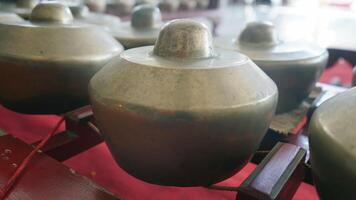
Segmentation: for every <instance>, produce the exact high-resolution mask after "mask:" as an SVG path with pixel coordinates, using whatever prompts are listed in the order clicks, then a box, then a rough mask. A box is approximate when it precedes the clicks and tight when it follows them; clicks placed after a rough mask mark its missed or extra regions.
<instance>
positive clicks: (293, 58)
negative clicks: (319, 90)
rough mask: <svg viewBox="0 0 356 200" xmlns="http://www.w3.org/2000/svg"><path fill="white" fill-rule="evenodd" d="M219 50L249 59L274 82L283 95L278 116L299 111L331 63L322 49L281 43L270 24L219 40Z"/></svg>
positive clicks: (251, 26) (300, 43)
mask: <svg viewBox="0 0 356 200" xmlns="http://www.w3.org/2000/svg"><path fill="white" fill-rule="evenodd" d="M215 46H216V47H219V48H223V49H229V50H235V51H239V52H241V53H244V54H246V55H248V56H249V57H250V58H251V59H252V60H253V61H254V62H255V63H256V64H257V65H258V66H259V67H260V68H261V69H262V70H263V71H264V72H266V74H267V75H268V76H269V77H271V78H272V80H273V81H274V82H275V83H276V85H277V87H278V92H279V97H278V106H277V113H278V114H280V113H285V112H289V111H291V110H293V109H296V108H298V106H299V105H300V104H301V103H302V102H303V100H304V99H306V98H307V97H308V95H309V93H310V92H311V89H312V88H313V87H314V86H315V83H316V81H317V80H319V77H320V75H321V73H322V71H323V70H324V68H325V65H326V63H327V60H328V52H327V51H326V49H325V48H322V47H319V46H318V45H315V44H310V43H306V42H303V41H297V42H285V41H281V40H279V38H278V34H277V31H276V30H275V28H274V26H273V24H271V23H269V22H251V23H249V24H247V26H246V27H245V29H244V30H243V31H242V32H241V33H240V35H239V37H238V38H237V39H231V38H217V39H216V40H215Z"/></svg>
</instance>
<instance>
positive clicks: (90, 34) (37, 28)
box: [0, 3, 123, 114]
mask: <svg viewBox="0 0 356 200" xmlns="http://www.w3.org/2000/svg"><path fill="white" fill-rule="evenodd" d="M48 7H50V8H51V9H54V10H56V12H52V14H53V13H57V14H58V15H57V16H54V17H53V16H46V15H45V14H48V12H44V11H45V10H46V9H47V8H48ZM36 8H37V7H36ZM36 8H35V9H34V12H36V13H35V14H33V18H32V19H31V21H29V22H27V21H20V22H11V23H10V22H9V23H3V24H0V32H1V34H0V49H1V50H0V102H1V104H2V105H4V106H5V107H7V108H9V109H11V110H13V111H16V112H21V113H29V114H33V113H36V114H48V113H51V114H54V113H64V112H67V111H70V110H72V109H75V108H77V107H80V106H83V105H86V104H87V103H89V102H88V92H87V86H88V83H89V80H90V78H91V77H92V76H93V75H94V74H95V73H96V72H97V71H98V70H99V69H100V68H101V67H102V66H103V65H104V64H106V63H107V62H108V61H109V60H110V59H111V58H113V57H114V56H117V55H118V54H119V53H120V52H121V51H122V50H123V48H122V46H121V45H120V44H119V43H117V42H116V41H115V39H114V38H113V37H111V36H110V35H109V34H108V33H106V32H105V31H101V30H99V29H98V28H97V27H95V26H90V25H83V24H77V23H69V22H68V21H66V20H69V21H71V20H72V16H71V13H70V11H69V9H68V8H66V7H65V6H64V5H61V4H58V3H48V4H47V3H45V4H39V5H38V8H37V9H36ZM57 9H59V10H57ZM51 20H52V21H51ZM61 20H64V21H66V23H62V21H61Z"/></svg>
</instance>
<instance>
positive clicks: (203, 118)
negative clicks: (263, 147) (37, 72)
mask: <svg viewBox="0 0 356 200" xmlns="http://www.w3.org/2000/svg"><path fill="white" fill-rule="evenodd" d="M89 91H90V96H91V102H92V107H93V111H94V115H95V118H96V120H97V123H98V126H99V128H100V130H101V132H102V133H103V136H104V138H105V141H106V143H107V144H108V146H109V148H110V151H111V152H112V154H113V156H114V158H115V159H116V161H117V163H118V164H119V165H120V166H121V167H122V168H123V169H124V170H126V171H127V172H128V173H129V174H131V175H133V176H135V177H137V178H139V179H141V180H144V181H147V182H150V183H154V184H160V185H175V186H201V185H210V184H213V183H216V182H219V181H221V180H224V179H226V178H228V177H231V176H232V175H234V174H235V173H236V172H237V171H239V170H240V169H241V168H242V167H243V166H244V165H245V164H246V163H247V162H248V161H249V159H250V157H251V156H252V154H253V153H254V152H255V150H256V149H257V147H258V146H259V143H260V141H261V139H262V138H263V136H264V135H265V133H266V130H267V128H268V126H269V124H270V122H271V119H272V117H273V115H274V112H275V108H276V104H277V96H278V92H277V88H276V86H275V84H274V83H273V81H272V80H271V79H270V78H269V77H268V76H267V75H266V74H265V73H264V72H263V71H262V70H260V69H259V68H258V67H257V66H256V65H255V64H254V63H253V62H252V61H251V60H250V59H249V58H248V57H246V56H244V55H242V54H240V53H237V52H234V51H226V50H216V49H215V50H214V48H213V44H212V38H211V34H210V32H209V31H208V29H207V27H206V26H204V25H202V24H201V23H199V22H196V21H193V20H188V19H186V20H175V21H172V22H170V23H168V24H167V25H165V26H164V28H163V29H162V30H161V32H160V35H159V38H158V40H157V42H156V44H155V46H154V47H153V46H147V47H140V48H134V49H130V50H127V51H125V52H123V53H122V54H121V55H120V57H118V58H115V59H114V60H113V61H112V62H110V63H108V64H107V65H106V66H105V67H104V68H103V69H102V70H100V71H99V72H98V73H97V74H96V75H95V76H94V77H93V79H92V80H91V82H90V86H89Z"/></svg>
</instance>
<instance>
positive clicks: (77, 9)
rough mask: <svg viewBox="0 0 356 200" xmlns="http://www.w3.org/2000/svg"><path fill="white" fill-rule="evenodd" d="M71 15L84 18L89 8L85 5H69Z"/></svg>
mask: <svg viewBox="0 0 356 200" xmlns="http://www.w3.org/2000/svg"><path fill="white" fill-rule="evenodd" d="M69 9H70V11H71V12H72V15H73V16H74V17H78V18H85V17H86V16H88V14H89V12H90V11H89V8H88V6H86V5H75V6H70V7H69Z"/></svg>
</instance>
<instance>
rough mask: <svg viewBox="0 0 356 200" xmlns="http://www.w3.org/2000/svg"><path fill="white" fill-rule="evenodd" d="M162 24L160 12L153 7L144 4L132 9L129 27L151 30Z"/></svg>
mask: <svg viewBox="0 0 356 200" xmlns="http://www.w3.org/2000/svg"><path fill="white" fill-rule="evenodd" d="M161 22H162V16H161V11H160V10H159V9H158V8H157V7H156V6H154V5H150V4H144V5H139V6H136V7H135V8H134V10H133V11H132V16H131V26H132V27H134V28H137V29H146V28H153V27H155V26H156V25H157V24H160V23H161Z"/></svg>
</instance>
